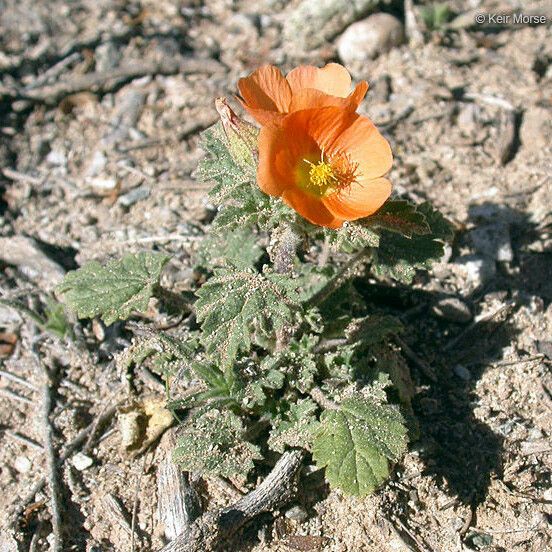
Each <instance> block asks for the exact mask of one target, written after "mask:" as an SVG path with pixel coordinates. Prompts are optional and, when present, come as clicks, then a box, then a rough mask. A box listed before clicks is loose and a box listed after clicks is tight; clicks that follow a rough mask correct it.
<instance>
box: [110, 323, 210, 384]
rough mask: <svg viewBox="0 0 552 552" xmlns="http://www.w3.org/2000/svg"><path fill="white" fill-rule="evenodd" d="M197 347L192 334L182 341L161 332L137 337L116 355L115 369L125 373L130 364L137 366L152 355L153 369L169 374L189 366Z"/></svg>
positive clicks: (165, 374) (164, 374)
mask: <svg viewBox="0 0 552 552" xmlns="http://www.w3.org/2000/svg"><path fill="white" fill-rule="evenodd" d="M198 348H199V343H198V341H197V339H196V338H195V337H194V336H189V337H188V338H187V339H186V340H185V341H184V340H182V339H176V338H175V337H172V336H170V335H167V334H164V333H161V332H159V333H156V334H151V335H149V336H147V337H142V338H139V339H137V340H136V341H135V342H133V343H132V345H131V346H130V347H128V348H127V349H125V350H124V351H123V352H122V353H121V354H119V355H118V356H117V371H118V372H119V373H125V372H127V371H128V370H129V369H130V368H131V366H133V365H134V366H138V365H140V364H141V363H142V362H144V361H145V360H146V359H147V358H149V357H152V358H153V366H154V368H155V371H156V372H157V373H159V374H161V375H163V376H171V375H173V374H174V373H176V372H177V371H179V370H180V369H181V368H187V367H188V366H189V364H190V361H191V359H192V358H193V356H194V355H195V353H196V351H197V349H198Z"/></svg>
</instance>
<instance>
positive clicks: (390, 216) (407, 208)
mask: <svg viewBox="0 0 552 552" xmlns="http://www.w3.org/2000/svg"><path fill="white" fill-rule="evenodd" d="M363 222H364V224H366V225H367V226H369V227H377V228H384V229H386V230H390V231H391V232H396V233H397V234H402V235H403V236H406V237H408V238H410V237H412V235H413V234H419V235H424V234H429V233H430V231H431V230H430V228H429V224H428V223H427V221H426V217H425V215H424V214H423V212H422V211H420V210H419V209H418V208H417V207H416V205H414V204H413V203H410V202H409V201H405V200H403V199H395V200H389V201H387V202H386V203H385V204H384V205H383V207H382V208H381V209H380V210H379V211H378V212H377V213H375V214H374V215H372V216H370V217H367V218H365V219H363Z"/></svg>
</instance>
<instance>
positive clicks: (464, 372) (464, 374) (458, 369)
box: [452, 364, 471, 381]
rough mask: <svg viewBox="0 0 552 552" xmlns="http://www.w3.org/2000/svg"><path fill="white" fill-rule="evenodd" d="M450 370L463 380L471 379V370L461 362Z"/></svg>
mask: <svg viewBox="0 0 552 552" xmlns="http://www.w3.org/2000/svg"><path fill="white" fill-rule="evenodd" d="M452 371H453V372H454V374H455V375H456V376H458V377H459V378H460V379H461V380H463V381H469V380H470V379H471V372H470V371H469V370H468V369H467V368H466V367H465V366H462V365H461V364H457V365H456V366H455V367H454V368H453V369H452Z"/></svg>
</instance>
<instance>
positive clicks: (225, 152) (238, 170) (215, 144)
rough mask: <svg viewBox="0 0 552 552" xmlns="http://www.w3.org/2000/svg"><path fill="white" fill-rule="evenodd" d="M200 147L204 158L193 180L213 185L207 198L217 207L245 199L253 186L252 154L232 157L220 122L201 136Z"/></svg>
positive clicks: (232, 150)
mask: <svg viewBox="0 0 552 552" xmlns="http://www.w3.org/2000/svg"><path fill="white" fill-rule="evenodd" d="M201 145H202V147H203V149H204V150H205V151H206V153H207V155H206V156H205V157H204V158H203V159H202V161H201V162H200V163H199V167H198V170H197V176H198V177H199V178H200V179H201V180H203V181H204V182H209V181H213V182H214V186H213V188H212V189H211V191H210V192H209V195H210V196H211V198H212V199H213V200H214V201H215V202H216V203H218V204H220V203H224V202H225V201H226V200H227V199H229V198H234V199H242V198H243V197H244V195H245V196H247V195H248V194H249V191H250V189H251V188H252V183H253V182H255V175H256V161H255V159H254V157H253V154H250V155H249V156H247V155H246V154H244V155H236V152H235V148H233V146H232V145H231V144H230V142H229V139H228V137H227V135H226V133H225V132H224V127H223V126H222V124H221V123H220V122H218V123H216V124H215V125H213V126H212V127H211V128H209V129H207V130H206V131H204V132H203V133H202V134H201Z"/></svg>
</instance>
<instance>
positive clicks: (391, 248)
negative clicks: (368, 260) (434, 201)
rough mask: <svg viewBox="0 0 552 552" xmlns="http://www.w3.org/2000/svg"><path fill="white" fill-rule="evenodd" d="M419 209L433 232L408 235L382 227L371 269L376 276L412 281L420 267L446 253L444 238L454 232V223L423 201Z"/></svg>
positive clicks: (429, 264) (448, 238) (426, 265)
mask: <svg viewBox="0 0 552 552" xmlns="http://www.w3.org/2000/svg"><path fill="white" fill-rule="evenodd" d="M417 211H418V212H419V213H421V214H423V215H424V217H425V219H426V222H427V224H428V226H429V228H430V232H429V233H428V234H424V235H416V234H413V235H412V237H410V238H408V237H406V236H403V235H399V234H397V233H395V232H389V231H386V230H384V231H382V233H381V239H380V245H379V247H378V248H377V249H375V250H374V263H373V267H372V270H373V272H374V273H375V274H376V275H377V276H388V277H391V278H393V279H395V280H398V281H399V282H403V283H407V284H408V283H410V282H412V279H413V278H414V276H415V274H416V270H417V269H429V268H431V265H432V264H433V262H435V261H437V260H439V259H440V258H441V257H442V256H443V254H444V243H443V242H444V241H448V240H450V239H451V238H452V236H453V230H452V225H451V224H450V223H449V222H448V221H447V220H446V219H445V218H444V217H443V216H442V215H441V214H440V213H439V212H438V211H436V210H435V209H433V207H431V205H429V204H428V203H423V204H422V205H419V206H418V207H417Z"/></svg>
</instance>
